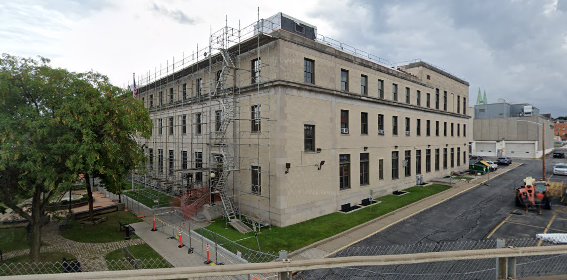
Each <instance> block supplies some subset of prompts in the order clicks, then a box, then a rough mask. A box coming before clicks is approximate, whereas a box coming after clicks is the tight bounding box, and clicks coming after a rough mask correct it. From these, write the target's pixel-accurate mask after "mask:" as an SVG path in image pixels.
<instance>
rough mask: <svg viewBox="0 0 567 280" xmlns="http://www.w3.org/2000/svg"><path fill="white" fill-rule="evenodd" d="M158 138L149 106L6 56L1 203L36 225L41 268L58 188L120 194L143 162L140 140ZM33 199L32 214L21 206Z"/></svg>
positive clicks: (93, 80) (0, 122)
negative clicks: (94, 184)
mask: <svg viewBox="0 0 567 280" xmlns="http://www.w3.org/2000/svg"><path fill="white" fill-rule="evenodd" d="M150 130H151V122H150V119H149V115H148V113H147V111H146V110H145V109H144V107H143V105H142V104H141V102H139V101H137V100H135V99H134V98H133V97H132V96H131V95H130V94H128V92H127V91H126V90H123V89H120V88H117V87H115V86H112V85H111V84H110V83H109V81H108V78H106V77H105V76H103V75H100V74H97V73H91V72H89V73H71V72H68V71H66V70H64V69H54V68H52V67H50V66H49V60H47V59H44V58H40V59H38V60H34V59H25V58H17V57H13V56H10V55H6V54H4V55H2V57H1V58H0V201H2V202H3V203H4V204H5V205H6V206H7V207H9V208H11V209H13V210H14V211H15V212H17V213H19V214H20V215H21V216H22V217H23V218H25V219H27V220H28V221H29V222H30V225H31V256H32V259H33V260H38V258H39V249H40V245H41V226H42V224H43V220H44V219H43V218H44V217H45V207H46V206H47V204H48V202H49V200H50V198H51V197H52V195H53V194H54V193H55V191H56V190H57V188H58V187H60V186H61V185H62V184H63V183H65V182H72V181H74V180H76V179H77V177H78V175H79V174H86V175H87V176H98V177H100V178H101V179H102V180H103V181H104V182H105V183H106V184H107V185H108V186H109V187H110V188H111V189H113V190H114V191H117V190H118V191H119V190H120V189H121V188H122V185H121V184H120V182H122V180H123V178H124V176H125V175H126V174H127V173H128V172H129V170H130V169H132V168H134V167H135V166H137V165H138V164H140V163H141V162H143V153H142V151H141V149H140V148H139V147H138V146H137V144H136V141H135V138H136V137H137V136H142V137H148V136H149V134H150ZM86 182H87V183H86V186H87V190H88V192H89V194H90V198H91V199H90V209H91V210H92V202H93V201H92V191H91V186H90V184H89V182H90V180H86ZM30 198H31V211H30V209H25V208H23V207H22V206H20V205H21V204H19V202H20V201H21V200H23V199H30ZM91 213H92V211H91Z"/></svg>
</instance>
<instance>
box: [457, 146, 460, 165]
mask: <svg viewBox="0 0 567 280" xmlns="http://www.w3.org/2000/svg"><path fill="white" fill-rule="evenodd" d="M457 166H461V148H459V147H457Z"/></svg>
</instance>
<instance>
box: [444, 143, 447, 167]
mask: <svg viewBox="0 0 567 280" xmlns="http://www.w3.org/2000/svg"><path fill="white" fill-rule="evenodd" d="M443 169H447V148H443Z"/></svg>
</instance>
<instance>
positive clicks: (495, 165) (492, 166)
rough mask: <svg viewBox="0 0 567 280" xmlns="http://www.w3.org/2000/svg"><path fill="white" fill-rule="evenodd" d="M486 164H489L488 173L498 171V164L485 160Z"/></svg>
mask: <svg viewBox="0 0 567 280" xmlns="http://www.w3.org/2000/svg"><path fill="white" fill-rule="evenodd" d="M486 162H487V163H488V164H490V171H496V170H497V169H498V164H496V162H494V161H491V160H486Z"/></svg>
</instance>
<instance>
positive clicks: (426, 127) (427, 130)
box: [425, 120, 431, 136]
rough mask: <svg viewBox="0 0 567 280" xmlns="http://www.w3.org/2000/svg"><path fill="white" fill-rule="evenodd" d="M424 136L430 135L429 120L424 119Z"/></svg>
mask: <svg viewBox="0 0 567 280" xmlns="http://www.w3.org/2000/svg"><path fill="white" fill-rule="evenodd" d="M425 136H431V121H430V120H427V121H425Z"/></svg>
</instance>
